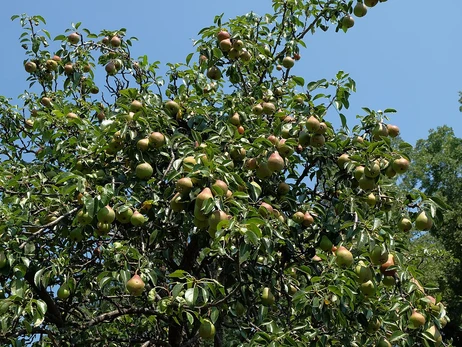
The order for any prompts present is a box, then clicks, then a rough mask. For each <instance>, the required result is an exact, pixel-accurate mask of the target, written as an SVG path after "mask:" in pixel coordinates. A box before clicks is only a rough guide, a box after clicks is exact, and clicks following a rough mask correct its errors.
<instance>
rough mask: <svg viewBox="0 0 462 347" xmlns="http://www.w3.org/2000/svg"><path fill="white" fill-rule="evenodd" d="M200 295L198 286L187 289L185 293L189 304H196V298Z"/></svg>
mask: <svg viewBox="0 0 462 347" xmlns="http://www.w3.org/2000/svg"><path fill="white" fill-rule="evenodd" d="M198 296H199V290H198V289H197V287H194V288H189V289H187V290H186V292H185V294H184V298H185V300H186V303H187V304H188V305H189V306H194V305H195V304H196V300H197V297H198Z"/></svg>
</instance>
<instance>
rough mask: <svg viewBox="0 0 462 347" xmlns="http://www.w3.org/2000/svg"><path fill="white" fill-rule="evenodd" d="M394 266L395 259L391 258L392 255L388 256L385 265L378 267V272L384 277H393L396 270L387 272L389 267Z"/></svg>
mask: <svg viewBox="0 0 462 347" xmlns="http://www.w3.org/2000/svg"><path fill="white" fill-rule="evenodd" d="M394 265H395V258H394V257H393V254H389V255H388V259H387V261H386V262H385V263H383V264H382V265H380V272H381V273H382V274H383V275H384V276H393V275H394V274H395V273H396V270H388V268H389V267H391V266H394Z"/></svg>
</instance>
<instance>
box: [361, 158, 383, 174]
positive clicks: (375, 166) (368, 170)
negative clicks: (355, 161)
mask: <svg viewBox="0 0 462 347" xmlns="http://www.w3.org/2000/svg"><path fill="white" fill-rule="evenodd" d="M379 175H380V165H379V163H378V162H377V161H373V162H372V163H369V165H366V167H365V168H364V176H366V177H368V178H376V177H378V176H379Z"/></svg>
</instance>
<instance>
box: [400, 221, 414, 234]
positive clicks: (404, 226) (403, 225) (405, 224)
mask: <svg viewBox="0 0 462 347" xmlns="http://www.w3.org/2000/svg"><path fill="white" fill-rule="evenodd" d="M398 229H399V230H401V231H404V232H406V231H409V230H411V229H412V222H411V221H410V220H409V219H407V218H402V219H401V220H400V221H399V222H398Z"/></svg>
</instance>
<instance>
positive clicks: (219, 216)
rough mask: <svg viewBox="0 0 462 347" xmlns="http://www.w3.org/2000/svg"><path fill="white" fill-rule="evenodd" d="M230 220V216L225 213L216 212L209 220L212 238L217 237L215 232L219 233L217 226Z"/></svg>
mask: <svg viewBox="0 0 462 347" xmlns="http://www.w3.org/2000/svg"><path fill="white" fill-rule="evenodd" d="M227 219H229V216H228V214H227V213H226V212H224V211H214V212H213V213H212V214H211V215H210V217H209V220H208V223H209V235H210V237H212V238H214V237H215V232H216V231H217V226H218V224H219V223H220V222H221V221H224V220H227Z"/></svg>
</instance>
